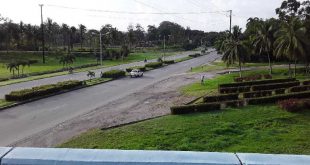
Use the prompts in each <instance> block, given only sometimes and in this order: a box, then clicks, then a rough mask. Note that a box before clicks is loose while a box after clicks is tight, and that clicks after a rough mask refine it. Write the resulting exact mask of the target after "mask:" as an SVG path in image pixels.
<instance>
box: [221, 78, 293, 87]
mask: <svg viewBox="0 0 310 165" xmlns="http://www.w3.org/2000/svg"><path fill="white" fill-rule="evenodd" d="M292 81H296V79H295V78H287V79H273V80H259V81H249V82H240V83H230V84H220V85H219V88H229V87H240V86H252V85H263V84H270V83H285V82H292Z"/></svg>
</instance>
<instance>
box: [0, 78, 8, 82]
mask: <svg viewBox="0 0 310 165" xmlns="http://www.w3.org/2000/svg"><path fill="white" fill-rule="evenodd" d="M8 80H9V78H0V82H1V81H8Z"/></svg>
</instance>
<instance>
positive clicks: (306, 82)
mask: <svg viewBox="0 0 310 165" xmlns="http://www.w3.org/2000/svg"><path fill="white" fill-rule="evenodd" d="M302 85H310V80H307V81H304V82H302Z"/></svg>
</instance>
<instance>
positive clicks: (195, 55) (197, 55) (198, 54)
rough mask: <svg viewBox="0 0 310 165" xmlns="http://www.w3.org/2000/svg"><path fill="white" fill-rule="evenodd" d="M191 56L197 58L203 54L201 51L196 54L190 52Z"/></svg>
mask: <svg viewBox="0 0 310 165" xmlns="http://www.w3.org/2000/svg"><path fill="white" fill-rule="evenodd" d="M188 56H189V57H193V58H196V57H200V56H201V54H200V53H196V54H190V55H188Z"/></svg>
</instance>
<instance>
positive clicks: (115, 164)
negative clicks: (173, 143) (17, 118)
mask: <svg viewBox="0 0 310 165" xmlns="http://www.w3.org/2000/svg"><path fill="white" fill-rule="evenodd" d="M0 158H2V159H1V160H0V164H1V165H73V164H74V165H99V164H100V165H101V164H103V165H136V164H137V165H171V164H172V165H241V164H242V165H310V155H275V154H250V153H236V154H235V153H219V152H192V151H189V152H184V151H141V150H98V149H94V150H93V149H67V148H20V147H17V148H3V147H0Z"/></svg>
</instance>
